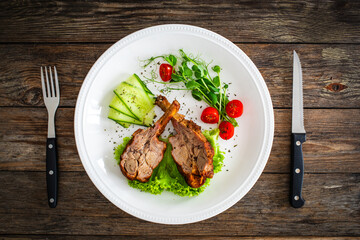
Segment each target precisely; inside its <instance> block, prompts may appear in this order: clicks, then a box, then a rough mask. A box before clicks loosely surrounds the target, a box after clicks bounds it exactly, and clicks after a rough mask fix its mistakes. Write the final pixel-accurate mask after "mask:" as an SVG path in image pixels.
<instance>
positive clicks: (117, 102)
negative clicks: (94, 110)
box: [109, 91, 140, 121]
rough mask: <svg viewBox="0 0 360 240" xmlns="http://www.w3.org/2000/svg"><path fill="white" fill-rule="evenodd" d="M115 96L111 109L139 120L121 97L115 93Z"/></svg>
mask: <svg viewBox="0 0 360 240" xmlns="http://www.w3.org/2000/svg"><path fill="white" fill-rule="evenodd" d="M114 93H115V96H114V97H113V99H112V101H111V102H110V105H109V107H110V108H113V109H115V110H117V111H118V112H121V113H122V114H124V115H126V116H129V117H131V118H133V119H136V120H139V121H140V118H138V117H137V116H136V115H135V114H134V113H132V112H131V110H130V108H129V107H128V106H127V105H126V104H125V103H124V101H123V100H122V98H121V96H118V95H117V94H116V92H115V91H114Z"/></svg>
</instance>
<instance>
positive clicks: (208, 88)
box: [143, 49, 238, 127]
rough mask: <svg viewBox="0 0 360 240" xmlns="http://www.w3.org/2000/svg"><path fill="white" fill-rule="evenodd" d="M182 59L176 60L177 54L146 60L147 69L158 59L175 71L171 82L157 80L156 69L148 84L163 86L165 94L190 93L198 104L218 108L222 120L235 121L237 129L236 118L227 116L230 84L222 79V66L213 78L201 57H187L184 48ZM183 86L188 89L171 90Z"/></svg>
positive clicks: (215, 66)
mask: <svg viewBox="0 0 360 240" xmlns="http://www.w3.org/2000/svg"><path fill="white" fill-rule="evenodd" d="M179 54H180V56H178V57H176V56H175V55H173V54H169V55H159V56H155V57H151V58H149V59H146V60H145V61H143V63H144V64H143V68H146V67H147V66H149V65H150V64H151V63H154V62H155V60H157V59H162V60H163V61H166V62H167V63H168V64H170V65H171V66H172V67H173V69H174V72H173V73H172V75H171V80H170V81H169V82H161V81H156V80H155V79H156V78H157V75H156V73H155V72H154V69H153V70H152V74H151V77H150V78H149V77H145V76H144V77H145V78H146V79H147V80H148V81H151V82H155V83H159V84H163V85H164V89H162V92H169V91H172V90H189V91H191V95H192V96H193V98H194V99H196V100H198V101H205V102H206V103H207V104H209V105H210V106H212V107H214V108H216V109H217V110H218V112H219V115H220V120H221V121H222V120H225V121H228V122H231V123H232V125H234V127H236V126H238V123H237V122H236V120H235V119H234V118H231V117H229V116H228V115H227V114H226V111H225V106H226V104H227V103H228V102H229V99H228V97H227V95H226V92H227V89H228V87H229V85H228V84H226V83H224V82H222V81H221V79H220V72H221V68H220V66H218V65H214V66H212V67H211V68H210V69H211V70H212V71H213V74H214V73H215V74H216V75H215V76H214V77H212V76H211V75H210V72H209V65H210V64H211V63H206V62H205V61H204V60H203V59H201V58H200V57H193V56H192V55H191V54H186V53H185V52H184V51H183V50H182V49H180V50H179ZM176 83H183V84H184V85H185V88H179V87H169V85H171V84H176Z"/></svg>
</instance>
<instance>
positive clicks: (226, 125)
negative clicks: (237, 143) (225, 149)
mask: <svg viewBox="0 0 360 240" xmlns="http://www.w3.org/2000/svg"><path fill="white" fill-rule="evenodd" d="M219 130H220V137H221V138H222V139H225V140H228V139H230V138H232V136H234V126H233V125H232V124H231V123H230V122H227V121H223V122H221V123H220V125H219Z"/></svg>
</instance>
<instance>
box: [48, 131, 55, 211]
mask: <svg viewBox="0 0 360 240" xmlns="http://www.w3.org/2000/svg"><path fill="white" fill-rule="evenodd" d="M46 185H47V194H48V203H49V206H50V207H51V208H54V207H56V204H57V191H58V170H57V146H56V138H48V139H47V141H46Z"/></svg>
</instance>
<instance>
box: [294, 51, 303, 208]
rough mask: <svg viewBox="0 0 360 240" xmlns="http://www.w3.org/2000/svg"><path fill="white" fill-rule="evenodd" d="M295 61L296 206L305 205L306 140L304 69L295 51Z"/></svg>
mask: <svg viewBox="0 0 360 240" xmlns="http://www.w3.org/2000/svg"><path fill="white" fill-rule="evenodd" d="M293 58H294V63H293V98H292V131H291V174H290V176H291V184H290V203H291V206H293V207H294V208H300V207H302V206H303V205H304V203H305V200H304V199H303V197H302V195H301V192H302V185H303V178H304V159H303V151H302V144H303V143H304V142H305V141H306V132H305V127H304V108H303V84H302V71H301V63H300V59H299V56H298V55H297V53H296V52H295V51H294V57H293Z"/></svg>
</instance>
